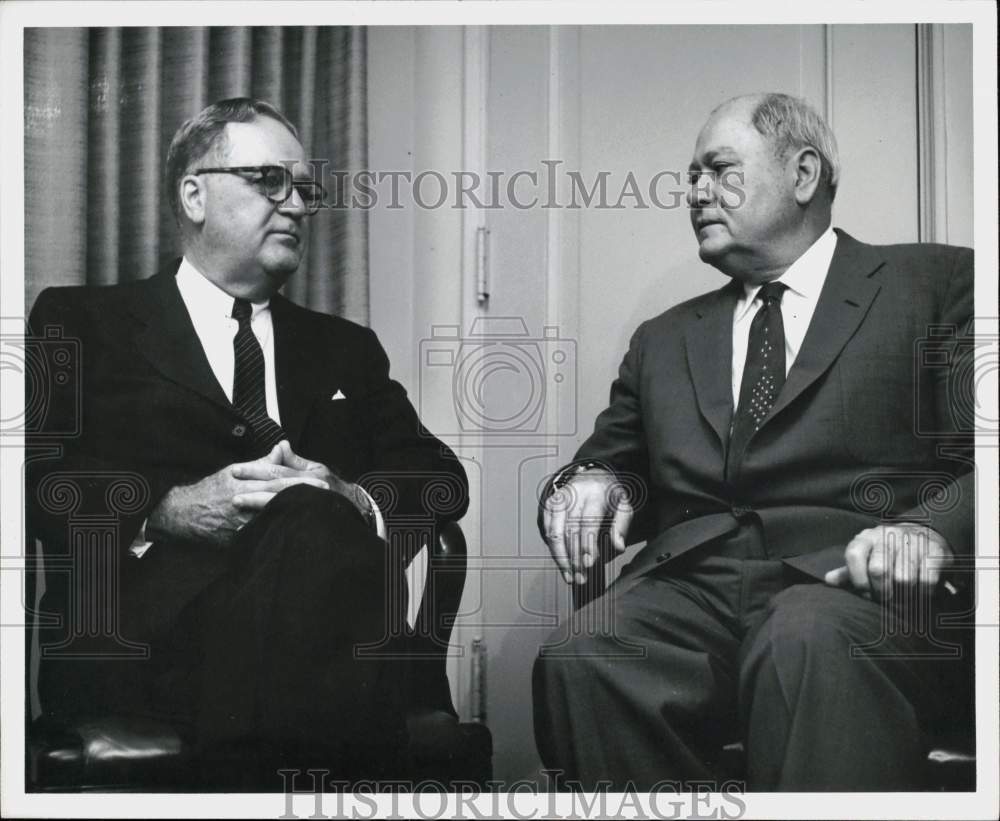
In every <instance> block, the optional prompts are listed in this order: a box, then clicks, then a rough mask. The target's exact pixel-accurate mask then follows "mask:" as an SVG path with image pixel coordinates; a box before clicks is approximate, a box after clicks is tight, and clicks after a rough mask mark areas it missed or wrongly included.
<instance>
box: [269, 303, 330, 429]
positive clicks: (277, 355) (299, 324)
mask: <svg viewBox="0 0 1000 821" xmlns="http://www.w3.org/2000/svg"><path fill="white" fill-rule="evenodd" d="M294 312H295V306H293V305H292V303H290V302H288V301H287V300H286V299H284V298H283V297H281V296H277V295H276V296H275V297H273V298H272V299H271V320H272V323H273V326H274V369H275V377H276V381H277V383H278V409H279V411H280V412H281V427H282V428H284V430H285V433H287V434H288V438H289V440H290V441H291V443H292V447H293V448H294V447H297V446H298V443H299V441H300V437H301V435H302V428H303V426H304V425H305V421H306V417H307V416H308V414H309V411H310V409H311V408H312V405H313V403H314V401H315V400H316V397H317V396H319V394H320V391H321V389H322V388H323V386H324V385H325V384H326V383H327V382H328V381H329V373H330V370H331V368H332V364H333V363H329V362H324V361H323V357H322V356H321V355H319V353H318V349H317V343H316V340H315V339H313V338H312V336H311V335H310V334H309V331H308V328H307V327H306V323H304V322H303V321H301V317H296V316H294Z"/></svg>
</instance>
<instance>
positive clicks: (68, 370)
mask: <svg viewBox="0 0 1000 821" xmlns="http://www.w3.org/2000/svg"><path fill="white" fill-rule="evenodd" d="M86 313H87V307H86V304H85V303H83V301H82V299H81V298H80V297H79V296H78V292H77V291H76V289H63V288H48V289H46V290H44V291H42V293H41V294H39V296H38V298H37V300H36V301H35V305H34V306H33V308H32V310H31V313H30V316H29V319H28V331H27V335H26V337H25V359H26V368H25V407H26V409H27V413H26V419H25V456H26V468H25V481H26V496H27V498H26V507H27V514H28V523H29V526H30V528H31V529H32V531H33V532H34V533H36V534H37V535H39V536H41V537H42V538H43V539H44V540H46V541H49V540H55V542H59V541H61V540H63V539H65V538H66V532H67V531H66V527H67V521H68V517H69V516H70V515H73V514H74V513H76V514H79V515H82V516H86V515H88V514H94V515H105V516H106V515H107V514H108V513H112V512H113V513H115V514H116V516H117V518H118V522H119V543H120V545H121V547H122V550H127V549H128V547H129V546H130V545H131V543H132V541H133V540H134V538H135V536H136V534H138V533H139V531H140V529H141V527H142V525H143V522H144V521H145V519H146V518H147V516H148V515H149V513H150V511H151V510H152V509H153V507H155V505H156V504H157V503H158V502H159V499H160V498H161V497H162V495H163V494H164V493H165V492H166V491H167V489H168V488H169V483H168V482H166V481H162V482H160V481H157V477H155V476H150V475H149V474H148V472H144V473H141V474H140V473H139V472H137V471H136V470H134V469H133V468H132V466H130V465H128V464H124V463H118V462H112V461H109V460H108V459H107V458H105V457H104V456H103V455H102V454H101V453H98V452H96V450H95V447H94V445H93V441H92V438H91V437H88V435H87V433H88V430H89V429H91V428H92V427H93V426H94V425H96V424H100V423H101V420H98V419H94V418H91V417H90V415H89V414H88V412H87V403H86V397H85V395H84V392H85V390H86V388H87V381H88V376H93V373H94V368H95V366H96V364H97V359H98V358H99V357H100V351H99V350H98V348H99V344H98V342H97V340H96V339H94V337H93V334H88V333H85V332H84V329H85V328H87V327H92V326H93V324H94V322H97V321H99V320H93V321H90V322H88V320H87V319H86Z"/></svg>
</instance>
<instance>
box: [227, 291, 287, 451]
mask: <svg viewBox="0 0 1000 821" xmlns="http://www.w3.org/2000/svg"><path fill="white" fill-rule="evenodd" d="M252 313H253V307H252V306H251V305H250V302H249V301H247V300H245V299H239V298H237V299H235V300H234V301H233V314H232V316H233V319H235V320H236V321H237V322H238V323H239V329H238V330H237V331H236V336H235V337H233V352H234V353H235V354H236V366H235V368H234V372H233V407H235V408H236V410H238V411H239V412H240V413H241V414H242V415H243V416H244V418H245V419H246V420H247V422H249V423H250V430H251V431H252V433H253V439H254V445H255V450H257V451H259V452H260V454H261V455H263V454H265V453H267V452H268V451H270V450H271V448H273V447H274V446H275V445H276V444H278V442H280V441H281V440H282V439H284V438H285V432H284V431H283V430H282V429H281V425H279V424H278V423H277V422H275V421H274V420H273V419H272V418H271V417H270V416H268V415H267V396H266V394H265V392H264V352H263V351H262V350H261V349H260V343H259V342H258V341H257V337H256V336H254V332H253V329H252V328H251V327H250V316H251V314H252Z"/></svg>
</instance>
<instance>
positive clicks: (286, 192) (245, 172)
mask: <svg viewBox="0 0 1000 821" xmlns="http://www.w3.org/2000/svg"><path fill="white" fill-rule="evenodd" d="M193 173H194V174H196V175H197V174H236V175H237V176H239V177H241V178H243V179H244V180H246V181H247V182H249V183H250V184H251V185H253V186H254V187H256V188H257V189H258V190H259V191H260V192H261V193H262V194H263V195H264V196H265V197H267V198H268V199H269V200H270V201H271V202H273V203H274V204H275V205H281V204H282V203H284V202H286V201H287V200H288V198H289V197H290V196H292V191H297V192H298V194H299V196H300V197H301V198H302V204H303V205H304V206H305V209H306V213H307V214H310V215H311V214H315V213H316V212H317V211H319V209H320V208H322V207H323V199H324V197H325V196H326V191H325V189H324V188H323V186H322V185H320V184H319V183H318V182H312V181H305V180H297V179H295V177H294V176H293V175H292V172H291V171H289V170H288V169H287V168H285V167H284V166H283V165H236V166H231V167H229V168H199V169H198V170H197V171H194V172H193Z"/></svg>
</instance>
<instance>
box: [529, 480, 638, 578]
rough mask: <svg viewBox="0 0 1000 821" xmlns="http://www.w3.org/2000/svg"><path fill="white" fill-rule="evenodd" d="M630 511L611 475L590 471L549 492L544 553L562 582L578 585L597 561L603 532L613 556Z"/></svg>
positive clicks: (621, 547)
mask: <svg viewBox="0 0 1000 821" xmlns="http://www.w3.org/2000/svg"><path fill="white" fill-rule="evenodd" d="M632 516H633V510H632V506H631V504H629V499H628V494H627V493H626V491H625V488H624V486H623V485H622V484H621V482H620V481H619V480H618V479H617V478H616V477H615V475H614V474H613V473H609V472H608V471H605V470H600V469H595V468H591V469H589V470H584V471H581V472H580V473H577V474H575V475H574V476H573V477H572V478H571V479H570V480H569V482H567V483H566V484H565V485H563V486H562V487H560V488H557V489H556V490H554V491H553V492H552V493H551V494H549V496H548V498H547V499H546V500H545V502H544V507H543V509H542V528H543V530H544V532H545V541H546V543H547V544H548V546H549V552H550V553H552V558H553V559H555V562H556V565H557V566H558V567H559V570H560V572H561V573H562V577H563V580H564V581H565V582H566V583H567V584H574V583H575V584H583V583H584V582H585V581H586V576H585V574H584V571H585V570H586V569H587V568H589V567H591V566H592V565H593V564H594V563H595V562H596V561H598V560H599V558H600V539H601V537H602V536H603V535H604V534H605V533H608V534H609V535H610V538H611V546H612V547H613V548H614V549H615V551H616V552H617V553H621V552H623V551H624V550H625V534H626V533H627V532H628V526H629V523H630V522H631V521H632Z"/></svg>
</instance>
